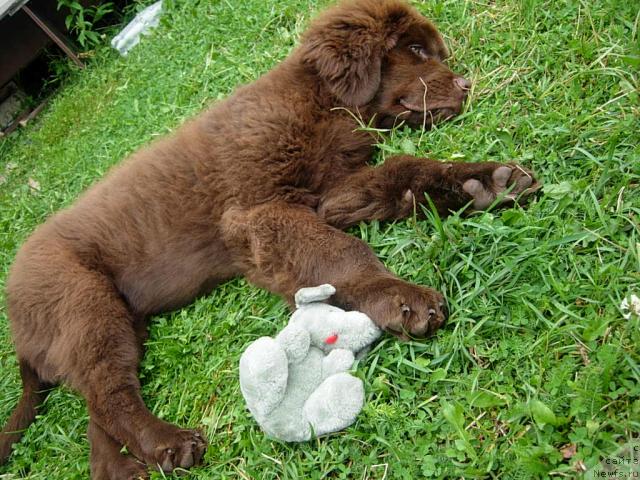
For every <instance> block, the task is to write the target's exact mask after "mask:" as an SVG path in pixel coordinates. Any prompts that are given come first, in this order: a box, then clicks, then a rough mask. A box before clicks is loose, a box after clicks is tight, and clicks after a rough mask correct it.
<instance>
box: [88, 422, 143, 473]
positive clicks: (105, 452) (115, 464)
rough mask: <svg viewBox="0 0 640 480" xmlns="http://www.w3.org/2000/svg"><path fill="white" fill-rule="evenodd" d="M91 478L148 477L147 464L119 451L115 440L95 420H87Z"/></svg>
mask: <svg viewBox="0 0 640 480" xmlns="http://www.w3.org/2000/svg"><path fill="white" fill-rule="evenodd" d="M87 437H88V438H89V442H90V443H91V479H92V480H138V479H147V478H149V473H148V471H147V466H146V465H145V464H143V463H140V462H139V461H137V460H136V459H135V458H134V457H132V456H131V455H126V454H124V453H122V452H121V450H122V444H120V443H118V442H116V441H115V440H114V439H113V438H111V437H110V436H109V435H107V433H106V432H105V431H104V430H103V429H102V428H101V427H100V426H99V425H98V424H97V423H95V422H93V421H89V428H88V429H87Z"/></svg>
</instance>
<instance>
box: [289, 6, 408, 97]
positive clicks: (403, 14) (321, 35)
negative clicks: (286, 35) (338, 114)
mask: <svg viewBox="0 0 640 480" xmlns="http://www.w3.org/2000/svg"><path fill="white" fill-rule="evenodd" d="M416 17H419V14H418V13H417V12H416V11H415V10H414V9H413V8H411V7H410V6H408V5H407V4H406V3H404V2H401V1H397V0H383V1H380V0H351V1H346V2H343V3H341V4H339V5H338V6H336V7H333V8H331V9H329V10H327V11H326V12H325V13H324V14H323V15H321V16H320V17H319V18H317V19H316V20H315V21H314V22H313V23H312V24H311V26H310V27H309V29H308V30H307V32H306V33H305V35H304V37H303V39H302V44H301V47H300V49H301V55H302V61H303V62H305V63H306V64H308V65H311V66H312V67H313V68H315V69H316V71H317V73H318V75H319V76H320V77H321V78H322V79H323V80H324V81H325V82H326V83H327V85H328V87H329V89H330V90H331V92H332V93H333V94H334V95H335V96H336V97H337V98H338V99H339V100H340V101H342V102H344V104H345V105H346V106H360V105H365V104H366V103H368V102H370V101H371V100H372V99H373V97H374V95H375V94H376V92H377V91H378V87H379V86H380V74H381V72H380V70H381V66H382V59H383V58H384V55H385V54H386V53H387V52H388V51H389V50H391V49H392V48H393V47H394V46H395V45H396V43H397V42H398V39H399V37H400V35H402V33H404V32H405V31H406V30H407V28H408V27H409V25H411V23H412V22H413V21H415V19H416Z"/></svg>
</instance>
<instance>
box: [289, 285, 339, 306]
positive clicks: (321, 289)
mask: <svg viewBox="0 0 640 480" xmlns="http://www.w3.org/2000/svg"><path fill="white" fill-rule="evenodd" d="M334 293H336V289H335V287H334V286H333V285H329V284H328V283H325V284H324V285H319V286H317V287H306V288H301V289H300V290H298V291H297V292H296V297H295V301H296V307H297V308H300V307H302V306H304V305H308V304H310V303H316V302H324V301H325V300H328V299H329V298H330V297H331V295H333V294H334Z"/></svg>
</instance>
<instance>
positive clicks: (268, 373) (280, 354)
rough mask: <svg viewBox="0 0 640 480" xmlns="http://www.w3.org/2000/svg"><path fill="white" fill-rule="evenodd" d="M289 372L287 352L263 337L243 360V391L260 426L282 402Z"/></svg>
mask: <svg viewBox="0 0 640 480" xmlns="http://www.w3.org/2000/svg"><path fill="white" fill-rule="evenodd" d="M305 333H306V332H305ZM308 338H309V335H308V334H307V346H306V347H307V348H306V349H307V350H308V349H309V346H308V342H309V340H308ZM288 372H289V364H288V360H287V356H286V354H285V350H284V349H283V348H282V346H281V345H280V344H279V343H278V342H277V341H275V340H274V339H273V338H269V337H262V338H259V339H258V340H256V341H255V342H253V343H252V344H251V345H249V346H248V347H247V349H246V350H245V351H244V353H243V354H242V356H241V357H240V389H241V390H242V395H243V396H244V398H245V400H246V402H247V406H248V407H249V410H251V413H252V414H253V416H254V417H255V418H256V420H257V421H258V423H261V422H263V421H264V419H265V418H266V417H267V416H268V415H269V414H270V413H271V411H272V410H273V409H274V408H275V407H276V406H277V405H278V404H279V403H280V402H281V401H282V397H283V396H284V392H285V390H286V388H287V377H288Z"/></svg>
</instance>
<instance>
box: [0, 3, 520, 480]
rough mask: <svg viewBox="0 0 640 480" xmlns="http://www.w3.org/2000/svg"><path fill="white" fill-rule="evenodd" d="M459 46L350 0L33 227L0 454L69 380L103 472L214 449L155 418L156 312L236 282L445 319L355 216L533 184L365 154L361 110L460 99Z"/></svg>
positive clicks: (395, 109) (415, 332)
mask: <svg viewBox="0 0 640 480" xmlns="http://www.w3.org/2000/svg"><path fill="white" fill-rule="evenodd" d="M416 45H417V46H418V47H417V46H416ZM447 54H448V53H447V49H446V47H445V45H444V43H443V41H442V39H441V37H440V35H439V34H438V32H437V30H436V29H435V27H434V26H433V25H432V24H431V23H429V22H428V21H427V20H425V19H424V18H423V17H422V16H420V15H419V14H418V13H417V12H416V11H415V10H414V9H413V8H411V7H409V6H408V5H407V4H405V3H403V2H401V1H399V0H382V1H375V0H352V1H348V2H345V3H342V4H340V5H338V6H336V7H334V8H332V9H329V10H328V11H327V12H326V13H324V14H323V15H321V16H320V17H318V18H317V19H316V20H315V21H314V22H313V23H312V24H311V26H310V28H309V29H308V31H307V32H306V33H305V35H304V37H303V39H302V41H301V44H300V46H299V47H298V48H297V49H296V50H295V51H294V52H293V53H292V54H291V55H290V56H289V58H287V59H286V60H285V61H284V62H283V63H281V64H280V65H278V66H277V67H276V68H274V69H273V70H272V71H271V72H269V73H268V74H266V75H264V76H263V77H262V78H260V79H258V80H257V81H255V82H254V83H252V84H250V85H248V86H245V87H242V88H240V89H239V90H238V91H237V92H236V93H235V94H234V95H232V96H231V97H230V98H228V99H227V100H225V101H222V102H220V103H218V104H216V105H214V106H213V107H212V108H211V109H209V110H207V111H205V112H204V113H202V114H201V115H200V116H198V117H197V118H195V119H194V120H192V121H190V122H188V123H187V124H185V125H184V126H182V127H181V128H180V129H178V130H177V131H176V132H175V133H174V134H173V135H171V136H169V137H167V138H165V139H162V140H159V141H157V142H155V143H153V144H151V145H150V146H148V147H146V148H144V149H142V150H140V151H139V152H137V153H135V154H133V155H132V156H131V157H130V158H129V159H128V160H126V161H125V162H124V163H123V164H122V165H121V166H119V167H117V168H115V169H114V170H113V171H112V172H111V173H110V174H109V175H108V176H107V177H106V178H105V179H103V180H102V181H100V182H99V183H97V184H96V185H94V186H93V187H92V188H90V189H89V190H88V191H87V192H86V193H85V194H84V195H83V196H82V197H81V198H80V199H79V200H78V201H77V202H76V203H75V204H74V205H73V206H71V207H70V208H68V209H66V210H64V211H61V212H59V213H58V214H57V215H55V216H53V217H52V218H51V219H49V220H48V221H47V222H46V223H45V224H44V225H42V226H41V227H40V228H38V229H37V230H36V231H35V232H34V233H33V235H32V236H31V237H30V238H29V240H28V241H27V242H26V243H25V244H24V246H23V247H22V248H21V250H20V251H19V253H18V255H17V257H16V260H15V263H14V265H13V268H12V270H11V273H10V276H9V279H8V282H7V299H8V309H9V317H10V320H11V328H12V333H13V338H14V341H15V345H16V351H17V355H18V359H19V361H20V366H21V375H22V378H23V383H24V393H23V397H22V399H21V400H20V403H19V405H18V407H17V408H16V411H15V412H14V414H13V415H12V417H11V418H10V420H9V422H8V424H7V426H6V427H5V429H4V430H3V432H2V433H1V434H0V461H1V460H2V459H6V458H7V457H8V456H9V453H10V448H11V444H12V443H14V442H16V441H17V440H18V439H19V437H20V430H22V429H24V428H26V427H27V426H28V425H29V423H31V421H33V419H34V416H35V411H36V406H37V405H38V404H39V403H40V402H41V400H42V398H43V395H44V393H43V392H42V391H43V389H46V388H48V387H49V386H50V385H53V384H56V383H59V382H65V383H67V384H68V385H70V386H72V387H73V388H75V389H77V390H78V391H79V392H80V393H81V394H82V395H83V396H84V397H85V399H86V401H87V406H88V410H89V414H90V425H89V439H90V441H91V443H92V454H91V468H92V476H93V478H96V479H120V478H137V476H146V475H147V473H146V466H145V465H143V463H144V464H146V465H148V466H151V467H159V468H161V469H163V470H165V471H172V470H173V469H174V468H176V467H182V468H189V467H191V466H192V465H194V464H197V463H199V462H200V460H201V458H202V455H203V452H204V450H205V448H206V442H205V440H204V438H203V437H202V436H201V435H200V433H198V432H197V431H194V430H185V429H180V428H178V427H175V426H173V425H171V424H168V423H166V422H164V421H161V420H159V419H157V418H156V417H154V416H153V415H152V414H151V413H150V412H149V411H148V410H147V408H146V407H145V405H144V403H143V401H142V398H141V396H140V385H139V381H138V377H137V373H136V372H137V366H138V363H139V360H140V357H141V355H142V341H143V340H144V337H145V331H146V323H145V321H146V318H148V317H149V315H151V314H154V313H158V312H163V311H167V310H171V309H175V308H177V307H179V306H181V305H184V304H186V303H188V302H191V301H192V300H193V299H194V298H195V297H196V296H197V295H199V294H202V293H205V292H207V291H210V290H211V289H212V288H213V287H214V286H215V285H216V284H218V283H220V282H222V281H224V280H227V279H229V278H232V277H234V276H238V275H243V276H245V277H246V278H248V279H249V280H250V281H251V282H253V283H255V284H256V285H259V286H261V287H264V288H267V289H269V290H270V291H272V292H275V293H277V294H279V295H282V296H283V297H285V298H286V299H288V300H289V301H290V300H291V299H292V296H293V294H294V292H295V291H296V290H297V289H298V288H300V287H304V286H311V285H317V284H321V283H332V284H333V285H335V286H336V288H337V293H336V295H335V298H334V299H333V301H334V302H335V303H336V304H339V305H341V306H343V307H345V308H349V309H357V310H361V311H363V312H365V313H367V314H368V315H370V316H371V317H372V318H373V319H374V320H375V321H376V322H377V323H378V324H379V325H380V326H381V327H383V328H385V329H386V330H388V331H390V332H391V333H394V334H396V335H398V336H400V337H404V338H406V337H407V336H410V335H411V336H417V337H420V336H426V335H428V334H431V333H432V332H433V331H434V330H435V329H437V328H438V327H439V326H440V325H441V324H442V323H443V321H444V320H445V316H446V311H445V306H444V299H443V297H442V295H440V294H439V293H437V292H435V291H433V290H431V289H429V288H425V287H421V286H416V285H412V284H409V283H407V282H405V281H403V280H401V279H398V278H397V277H395V276H394V275H392V274H391V273H390V272H388V271H387V270H386V269H385V268H384V266H383V265H382V263H381V262H380V261H379V260H378V259H377V258H376V257H375V256H374V254H373V253H372V251H371V250H370V249H369V248H368V247H367V246H366V245H365V244H364V243H363V242H361V241H360V240H357V239H355V238H353V237H351V236H348V235H346V234H345V233H343V232H342V231H341V229H344V228H345V227H347V226H349V225H353V224H355V223H357V222H360V221H363V220H365V221H366V220H371V219H379V220H386V219H397V218H402V217H405V216H407V215H409V214H411V213H412V212H413V211H414V207H415V204H416V203H420V202H423V201H424V193H428V194H429V196H430V197H431V199H432V200H433V201H434V203H435V205H436V206H437V208H438V209H439V210H440V212H441V213H443V214H446V213H447V212H448V211H449V210H450V209H459V208H462V207H463V206H464V205H465V204H467V203H473V204H474V206H475V207H476V208H484V207H486V206H487V205H488V204H489V203H491V202H492V201H493V200H494V199H496V195H497V194H499V193H500V192H502V191H504V190H505V189H506V188H507V187H508V186H509V185H515V187H514V188H515V190H514V192H515V193H525V194H526V193H528V192H529V191H530V190H531V189H532V188H531V186H532V177H531V175H530V173H529V172H527V171H525V170H523V169H522V168H520V167H517V166H514V165H512V166H508V167H505V166H504V165H500V164H495V163H490V162H488V163H475V164H467V163H443V162H436V161H432V160H426V159H418V158H412V157H397V158H392V159H390V160H388V161H387V162H386V163H385V164H384V165H382V166H380V167H377V168H374V167H370V166H368V165H367V162H368V160H369V159H370V157H371V155H372V152H373V147H372V144H373V143H375V141H376V139H375V138H373V137H372V136H371V134H369V133H365V132H362V131H358V130H356V127H357V124H356V122H355V120H354V119H353V117H352V115H351V114H350V113H349V112H348V111H347V109H349V110H351V112H356V113H357V114H358V115H361V116H362V119H363V120H364V121H365V122H370V121H374V122H375V123H377V125H380V126H383V127H389V126H392V125H393V124H394V123H399V122H400V121H404V122H406V123H407V124H409V125H411V126H414V127H421V126H423V127H429V126H430V124H431V123H432V122H433V121H435V120H439V119H446V118H448V117H450V116H452V115H455V114H457V113H459V112H460V109H461V106H462V103H463V101H464V99H465V96H466V93H467V92H466V90H467V89H468V88H469V84H468V82H466V80H464V79H462V78H461V77H459V76H457V75H455V74H454V73H452V72H451V71H450V70H449V69H448V68H447V67H446V66H445V65H444V64H443V63H442V61H443V60H444V59H445V58H446V56H447ZM425 88H426V92H425ZM335 107H346V109H344V108H343V109H340V108H338V109H337V108H335ZM514 192H512V194H511V195H510V196H508V197H506V200H507V201H510V200H511V201H512V200H513V193H514ZM122 445H126V447H127V449H128V451H129V452H130V453H131V454H132V455H131V456H129V455H124V454H121V453H120V451H121V447H122ZM134 457H135V458H134ZM136 459H138V460H139V462H138V461H137V460H136ZM140 462H142V463H140Z"/></svg>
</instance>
